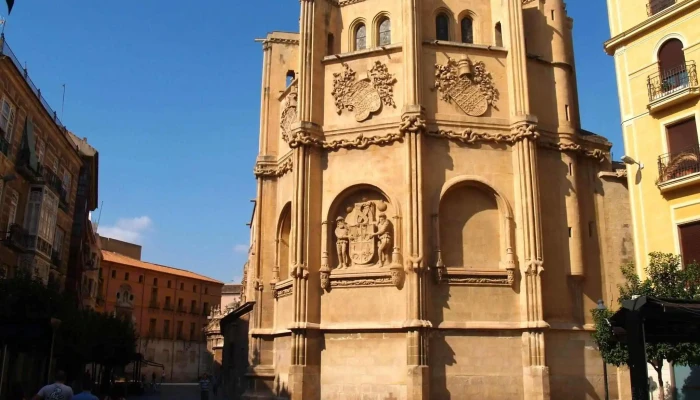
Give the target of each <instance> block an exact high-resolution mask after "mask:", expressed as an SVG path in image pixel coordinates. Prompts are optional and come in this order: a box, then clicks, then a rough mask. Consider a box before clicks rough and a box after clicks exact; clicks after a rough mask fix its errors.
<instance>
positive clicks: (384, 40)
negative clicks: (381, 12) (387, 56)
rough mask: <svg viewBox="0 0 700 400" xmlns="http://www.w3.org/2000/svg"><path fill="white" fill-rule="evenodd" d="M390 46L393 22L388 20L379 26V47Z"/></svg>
mask: <svg viewBox="0 0 700 400" xmlns="http://www.w3.org/2000/svg"><path fill="white" fill-rule="evenodd" d="M388 44H391V20H390V19H388V18H387V19H385V20H384V21H382V23H381V24H379V45H380V46H385V45H388Z"/></svg>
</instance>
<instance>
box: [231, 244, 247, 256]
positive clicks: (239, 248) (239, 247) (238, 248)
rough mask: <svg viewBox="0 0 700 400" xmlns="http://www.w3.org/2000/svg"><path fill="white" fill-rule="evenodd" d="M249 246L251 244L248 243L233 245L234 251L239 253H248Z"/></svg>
mask: <svg viewBox="0 0 700 400" xmlns="http://www.w3.org/2000/svg"><path fill="white" fill-rule="evenodd" d="M249 248H250V246H248V245H247V244H237V245H234V246H233V252H234V253H238V254H246V253H248V249H249Z"/></svg>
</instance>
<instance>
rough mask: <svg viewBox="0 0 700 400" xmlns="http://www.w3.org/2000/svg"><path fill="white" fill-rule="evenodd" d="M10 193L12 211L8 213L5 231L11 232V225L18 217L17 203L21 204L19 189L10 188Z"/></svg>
mask: <svg viewBox="0 0 700 400" xmlns="http://www.w3.org/2000/svg"><path fill="white" fill-rule="evenodd" d="M8 193H9V197H10V211H9V212H8V215H7V230H6V231H5V232H9V231H10V227H11V226H12V225H13V224H14V223H15V219H16V218H17V205H18V204H19V194H18V193H17V191H16V190H14V189H8Z"/></svg>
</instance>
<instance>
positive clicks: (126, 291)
mask: <svg viewBox="0 0 700 400" xmlns="http://www.w3.org/2000/svg"><path fill="white" fill-rule="evenodd" d="M117 307H125V308H133V307H134V293H133V291H132V289H131V285H128V284H122V285H121V286H119V291H118V292H117Z"/></svg>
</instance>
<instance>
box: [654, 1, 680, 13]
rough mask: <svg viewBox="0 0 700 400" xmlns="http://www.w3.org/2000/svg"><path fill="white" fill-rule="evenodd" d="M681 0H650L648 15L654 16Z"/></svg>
mask: <svg viewBox="0 0 700 400" xmlns="http://www.w3.org/2000/svg"><path fill="white" fill-rule="evenodd" d="M678 1H680V0H649V2H648V3H647V15H648V16H650V17H651V16H652V15H654V14H658V13H660V12H661V11H663V10H665V9H667V8H669V7H671V6H672V5H674V4H676V3H677V2H678Z"/></svg>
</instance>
